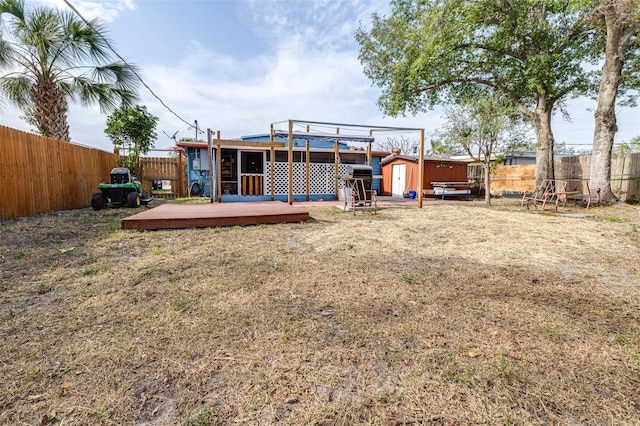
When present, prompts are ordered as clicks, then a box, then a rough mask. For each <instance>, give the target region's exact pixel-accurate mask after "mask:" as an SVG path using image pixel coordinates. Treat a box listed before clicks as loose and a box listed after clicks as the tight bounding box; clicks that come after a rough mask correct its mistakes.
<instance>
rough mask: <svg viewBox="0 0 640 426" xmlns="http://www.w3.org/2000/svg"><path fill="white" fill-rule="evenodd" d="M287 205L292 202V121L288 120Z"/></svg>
mask: <svg viewBox="0 0 640 426" xmlns="http://www.w3.org/2000/svg"><path fill="white" fill-rule="evenodd" d="M288 142H289V205H292V204H293V121H291V120H289V137H288Z"/></svg>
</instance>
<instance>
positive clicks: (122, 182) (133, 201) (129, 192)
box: [91, 167, 153, 210]
mask: <svg viewBox="0 0 640 426" xmlns="http://www.w3.org/2000/svg"><path fill="white" fill-rule="evenodd" d="M98 189H99V190H100V191H101V192H96V193H95V194H93V195H92V196H91V207H93V209H94V210H100V209H104V208H107V207H108V206H110V205H111V206H122V205H125V204H126V205H127V207H132V208H135V207H138V206H139V205H140V204H147V203H149V202H150V201H152V200H153V197H150V196H148V195H142V184H141V183H140V181H139V180H138V179H136V178H135V177H133V176H131V172H130V171H129V169H127V168H126V167H116V168H115V169H113V170H111V183H104V182H103V183H99V184H98Z"/></svg>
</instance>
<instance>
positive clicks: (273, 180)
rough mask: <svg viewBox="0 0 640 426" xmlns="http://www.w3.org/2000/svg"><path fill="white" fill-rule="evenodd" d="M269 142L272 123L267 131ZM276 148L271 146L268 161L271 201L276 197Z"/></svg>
mask: <svg viewBox="0 0 640 426" xmlns="http://www.w3.org/2000/svg"><path fill="white" fill-rule="evenodd" d="M269 142H271V143H273V124H272V125H271V129H270V131H269ZM275 156H276V149H275V148H274V147H273V146H272V147H271V156H270V161H269V171H270V173H269V181H270V182H269V183H270V186H271V201H275V199H276V197H275V188H274V187H275V184H276V177H275V172H276V159H275Z"/></svg>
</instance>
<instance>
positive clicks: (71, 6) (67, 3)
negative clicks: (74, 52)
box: [64, 0, 204, 133]
mask: <svg viewBox="0 0 640 426" xmlns="http://www.w3.org/2000/svg"><path fill="white" fill-rule="evenodd" d="M64 2H65V4H66V5H67V6H69V7H70V8H71V10H73V12H74V13H75V14H76V15H78V17H80V19H82V21H83V22H84V23H85V24H87V26H88V27H89V28H91V29H92V30H93V31H95V32H96V34H98V35H99V36H100V37H102V40H103V41H104V42H105V44H106V45H107V46H108V47H109V49H110V50H111V51H112V52H113V53H114V54H115V55H116V56H117V57H118V59H120V60H121V61H122V62H123V63H124V64H125V65H126V66H128V67H129V69H130V70H131V72H132V73H133V74H134V75H135V76H136V77H137V78H138V80H140V83H142V85H143V86H144V87H146V88H147V90H148V91H149V93H151V94H152V95H153V97H154V98H156V99H157V100H158V101H159V102H160V104H162V106H163V107H165V108H166V109H167V110H168V111H169V112H170V113H171V114H173V115H175V116H176V117H177V118H178V119H179V120H180V121H182V122H183V123H185V124H186V125H187V126H189V129H192V128H194V124H191V123H189V122H188V121H187V120H185V119H184V118H182V117H180V116H179V115H178V114H177V113H176V112H175V111H173V110H172V109H171V108H169V106H168V105H167V104H165V103H164V101H163V100H162V99H160V97H159V96H158V95H156V94H155V92H154V91H153V90H152V89H151V87H149V85H148V84H147V83H145V81H144V80H143V79H142V77H140V74H138V72H137V71H136V70H135V68H134V67H133V66H131V64H129V63H128V62H127V61H126V60H125V59H124V58H123V57H122V56H120V54H119V53H118V52H117V51H116V49H114V47H113V46H112V45H111V43H110V42H109V40H108V39H107V38H106V37H105V36H103V35H102V34H100V31H98V30H96V29H95V28H93V27H92V26H91V23H90V22H89V21H87V20H86V19H85V18H84V16H82V15H81V14H80V12H78V9H76V8H75V7H74V6H73V5H72V4H71V3H70V2H69V1H68V0H64ZM195 129H196V132H200V133H204V131H202V130H199V129H198V122H197V120H196V121H195Z"/></svg>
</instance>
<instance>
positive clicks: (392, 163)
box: [380, 155, 467, 197]
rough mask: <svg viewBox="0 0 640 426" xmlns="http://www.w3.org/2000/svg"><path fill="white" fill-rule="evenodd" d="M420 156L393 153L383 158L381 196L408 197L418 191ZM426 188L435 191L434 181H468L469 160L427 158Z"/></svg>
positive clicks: (425, 167)
mask: <svg viewBox="0 0 640 426" xmlns="http://www.w3.org/2000/svg"><path fill="white" fill-rule="evenodd" d="M418 161H419V159H418V157H414V156H407V155H390V156H388V157H386V158H384V159H382V161H380V167H381V169H382V188H381V195H391V196H397V197H403V196H406V194H407V193H408V191H411V190H413V191H418V190H419V189H420V188H418V176H419V174H418V172H419V170H418ZM423 167H424V179H423V184H422V189H423V190H425V191H424V192H425V193H427V194H433V186H432V185H431V182H466V181H467V163H466V162H464V161H459V160H452V159H451V158H449V157H444V156H425V157H424V163H423Z"/></svg>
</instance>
